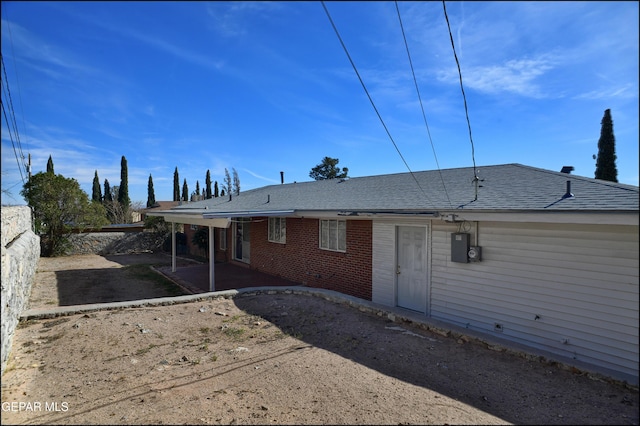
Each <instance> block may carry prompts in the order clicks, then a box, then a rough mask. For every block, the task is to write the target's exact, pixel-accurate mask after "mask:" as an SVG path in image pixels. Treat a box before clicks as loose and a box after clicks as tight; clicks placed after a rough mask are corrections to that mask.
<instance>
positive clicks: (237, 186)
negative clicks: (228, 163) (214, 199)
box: [231, 167, 240, 195]
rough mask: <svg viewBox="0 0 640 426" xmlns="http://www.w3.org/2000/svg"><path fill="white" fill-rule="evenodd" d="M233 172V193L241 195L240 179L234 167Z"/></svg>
mask: <svg viewBox="0 0 640 426" xmlns="http://www.w3.org/2000/svg"><path fill="white" fill-rule="evenodd" d="M231 171H232V173H233V192H234V193H235V194H236V195H238V194H240V178H239V177H238V172H236V169H235V168H234V167H232V168H231Z"/></svg>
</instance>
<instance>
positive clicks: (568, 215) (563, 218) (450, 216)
mask: <svg viewBox="0 0 640 426" xmlns="http://www.w3.org/2000/svg"><path fill="white" fill-rule="evenodd" d="M440 218H441V219H442V220H444V221H447V222H462V221H472V222H477V221H490V222H520V223H522V222H538V223H573V224H590V225H636V226H637V225H638V224H639V220H640V212H638V211H603V210H584V211H553V212H550V211H536V210H520V211H514V210H511V211H491V210H486V211H473V212H471V211H464V212H461V211H460V210H451V211H442V212H441V214H440Z"/></svg>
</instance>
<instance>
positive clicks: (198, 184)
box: [196, 180, 200, 199]
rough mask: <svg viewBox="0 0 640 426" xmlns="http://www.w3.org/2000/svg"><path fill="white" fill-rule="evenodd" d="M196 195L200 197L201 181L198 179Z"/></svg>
mask: <svg viewBox="0 0 640 426" xmlns="http://www.w3.org/2000/svg"><path fill="white" fill-rule="evenodd" d="M196 195H197V196H198V199H199V198H200V181H199V180H197V181H196Z"/></svg>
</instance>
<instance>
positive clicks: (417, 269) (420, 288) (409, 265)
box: [396, 226, 427, 313]
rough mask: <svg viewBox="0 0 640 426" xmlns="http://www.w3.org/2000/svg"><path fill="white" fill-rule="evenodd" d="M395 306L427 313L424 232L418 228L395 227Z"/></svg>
mask: <svg viewBox="0 0 640 426" xmlns="http://www.w3.org/2000/svg"><path fill="white" fill-rule="evenodd" d="M396 232H397V239H396V241H397V254H396V260H397V265H396V295H397V305H398V306H399V307H401V308H406V309H411V310H412V311H417V312H422V313H426V312H427V232H426V228H424V227H421V226H398V227H397V231H396Z"/></svg>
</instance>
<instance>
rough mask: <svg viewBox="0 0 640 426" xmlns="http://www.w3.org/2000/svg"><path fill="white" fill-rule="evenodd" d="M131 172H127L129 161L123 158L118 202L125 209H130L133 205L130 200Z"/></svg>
mask: <svg viewBox="0 0 640 426" xmlns="http://www.w3.org/2000/svg"><path fill="white" fill-rule="evenodd" d="M128 175H129V172H128V170H127V159H126V158H125V156H124V155H123V156H122V160H121V161H120V188H118V202H119V203H120V204H122V207H123V208H128V207H129V206H130V205H131V199H129V182H128V180H129V177H128Z"/></svg>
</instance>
